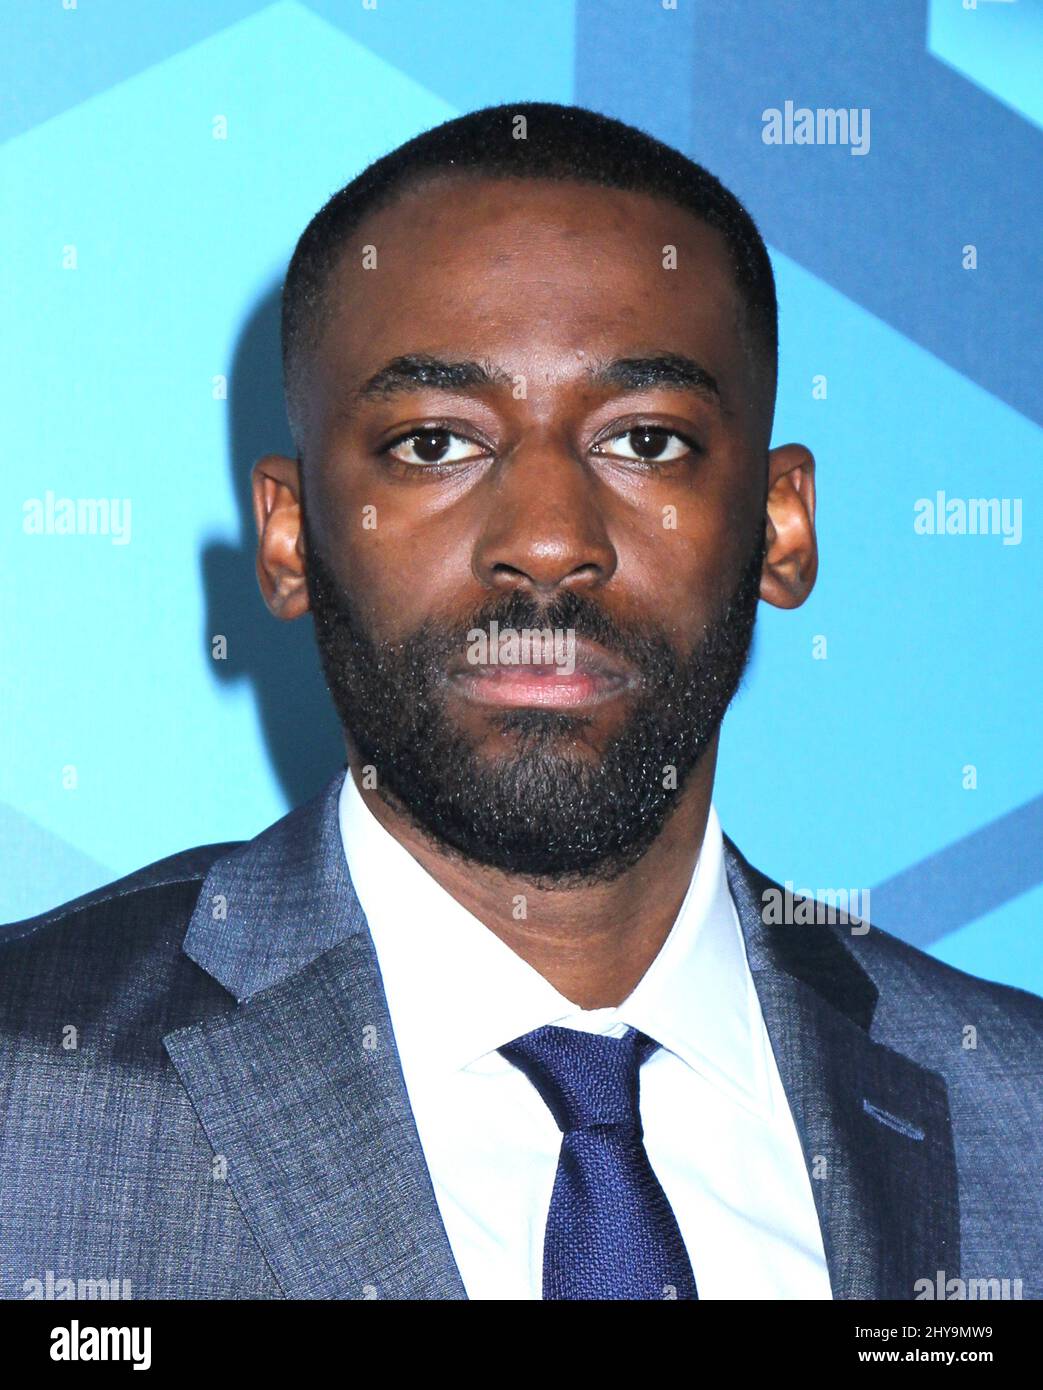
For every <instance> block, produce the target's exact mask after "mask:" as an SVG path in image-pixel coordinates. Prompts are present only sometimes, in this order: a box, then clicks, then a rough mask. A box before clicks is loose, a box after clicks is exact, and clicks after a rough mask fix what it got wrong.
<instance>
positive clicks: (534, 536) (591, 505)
mask: <svg viewBox="0 0 1043 1390" xmlns="http://www.w3.org/2000/svg"><path fill="white" fill-rule="evenodd" d="M491 482H492V486H491V487H490V488H489V490H488V492H487V494H486V499H485V501H486V507H485V515H484V518H483V524H482V528H481V531H480V533H479V536H478V540H477V542H476V544H475V547H474V554H473V560H472V567H473V570H474V573H475V576H476V577H477V579H478V580H479V582H480V583H481V584H483V585H485V586H487V587H490V588H495V589H502V590H506V589H523V590H528V591H529V592H532V593H534V594H539V595H540V596H541V597H548V596H550V595H553V593H554V592H555V591H557V590H559V589H576V590H579V591H586V590H587V589H591V588H597V587H600V586H601V585H602V584H605V583H606V582H607V581H608V580H609V579H610V578H611V576H612V575H613V574H614V573H615V569H616V564H617V556H616V551H615V547H614V546H613V544H612V541H611V540H610V538H609V534H608V530H607V528H606V525H605V518H604V514H603V511H602V503H603V501H604V499H603V497H602V496H601V490H602V487H603V485H602V484H600V483H599V481H598V479H597V477H596V476H595V475H594V474H593V473H592V472H591V470H590V469H589V468H588V467H587V466H586V465H585V464H584V462H583V460H582V459H580V458H578V457H576V455H575V454H574V453H572V452H571V451H570V450H569V449H568V448H566V447H565V446H564V445H557V444H552V443H550V442H548V441H546V440H544V441H542V442H540V443H533V444H532V445H530V446H528V447H526V446H519V447H518V448H517V449H515V450H514V452H513V453H512V454H511V456H510V457H509V458H507V459H504V460H503V461H502V462H501V463H500V464H499V465H498V467H497V471H496V477H495V478H494V479H492V480H491Z"/></svg>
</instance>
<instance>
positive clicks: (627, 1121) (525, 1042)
mask: <svg viewBox="0 0 1043 1390" xmlns="http://www.w3.org/2000/svg"><path fill="white" fill-rule="evenodd" d="M658 1046H659V1044H658V1043H657V1042H655V1041H653V1039H652V1038H650V1037H648V1036H646V1034H644V1033H639V1032H638V1031H637V1029H636V1028H628V1029H627V1031H626V1033H625V1035H624V1036H623V1037H621V1038H609V1037H606V1036H605V1035H604V1034H602V1033H582V1032H580V1031H579V1030H578V1029H576V1028H556V1027H554V1026H553V1025H551V1024H548V1025H547V1026H546V1027H544V1028H536V1029H534V1030H533V1032H531V1033H526V1034H524V1036H523V1037H520V1038H515V1040H514V1042H510V1043H505V1044H504V1046H503V1047H501V1048H500V1051H501V1052H502V1053H503V1055H504V1056H505V1057H506V1058H507V1059H508V1060H509V1061H511V1062H513V1063H514V1065H515V1066H516V1067H518V1068H519V1069H520V1070H521V1071H523V1072H524V1073H525V1074H526V1076H527V1077H528V1078H529V1080H530V1081H531V1082H532V1084H533V1085H534V1086H535V1087H536V1089H537V1090H538V1091H539V1093H540V1095H541V1096H542V1097H543V1099H544V1101H545V1102H546V1103H547V1106H548V1108H549V1110H550V1112H551V1114H552V1115H553V1116H554V1119H555V1122H556V1123H557V1126H558V1128H559V1129H560V1130H561V1131H562V1133H564V1134H567V1133H568V1132H569V1131H570V1130H574V1129H589V1128H590V1127H591V1126H593V1125H630V1126H632V1127H633V1128H634V1129H635V1130H637V1132H638V1133H639V1134H640V1132H641V1119H640V1113H639V1111H638V1071H639V1069H640V1067H641V1063H642V1062H643V1061H644V1060H645V1058H646V1057H648V1056H650V1055H651V1054H652V1053H653V1052H654V1051H655V1050H656V1048H657V1047H658Z"/></svg>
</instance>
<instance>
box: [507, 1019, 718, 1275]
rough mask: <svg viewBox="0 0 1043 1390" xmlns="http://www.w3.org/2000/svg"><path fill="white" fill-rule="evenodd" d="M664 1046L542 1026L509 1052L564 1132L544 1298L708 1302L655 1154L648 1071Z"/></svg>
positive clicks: (640, 1038)
mask: <svg viewBox="0 0 1043 1390" xmlns="http://www.w3.org/2000/svg"><path fill="white" fill-rule="evenodd" d="M658 1046H659V1044H658V1043H657V1042H655V1041H653V1039H652V1038H649V1037H647V1036H646V1035H645V1034H644V1033H639V1032H638V1031H637V1029H636V1028H629V1029H628V1030H627V1032H626V1035H625V1036H624V1037H622V1038H610V1037H605V1036H604V1035H603V1034H600V1033H582V1032H579V1031H578V1030H577V1029H575V1028H555V1027H553V1026H551V1025H548V1026H547V1027H545V1028H537V1029H535V1030H534V1031H533V1032H532V1033H526V1034H525V1036H524V1037H521V1038H517V1039H515V1041H514V1042H511V1043H507V1044H505V1046H503V1047H501V1048H500V1051H501V1052H502V1053H503V1055H504V1056H505V1057H507V1058H508V1059H509V1060H510V1061H511V1062H513V1063H514V1065H515V1066H516V1067H518V1068H520V1070H522V1071H523V1072H524V1073H525V1074H526V1076H527V1077H528V1078H529V1080H530V1081H531V1082H532V1084H533V1085H534V1086H535V1087H536V1089H537V1090H538V1091H539V1093H540V1095H541V1096H542V1097H543V1099H544V1100H545V1101H546V1103H547V1106H548V1108H549V1109H550V1112H551V1114H552V1115H553V1116H554V1119H555V1121H556V1123H557V1126H558V1128H559V1129H560V1130H561V1132H562V1141H561V1153H560V1156H559V1158H558V1172H557V1176H556V1178H555V1180H554V1191H553V1194H552V1196H551V1203H550V1214H549V1216H548V1217H547V1233H546V1236H545V1238H544V1246H543V1297H544V1298H545V1299H549V1298H570V1299H611V1298H617V1299H649V1298H658V1299H673V1298H698V1297H699V1295H698V1294H697V1293H696V1289H695V1276H694V1274H693V1273H692V1266H691V1262H690V1261H689V1259H688V1252H687V1251H686V1250H685V1247H684V1241H683V1240H682V1239H681V1232H680V1229H679V1227H678V1225H677V1219H676V1217H675V1216H674V1213H673V1209H672V1208H671V1206H670V1203H669V1202H668V1201H667V1197H666V1193H665V1192H664V1191H663V1189H662V1187H661V1185H660V1183H659V1179H658V1178H657V1177H656V1175H655V1173H654V1172H653V1171H652V1165H651V1164H650V1163H649V1161H648V1154H647V1153H646V1152H645V1144H644V1136H643V1131H642V1128H641V1115H640V1111H639V1110H638V1093H639V1081H638V1071H639V1069H640V1067H641V1063H642V1062H643V1061H644V1060H645V1058H646V1057H648V1056H650V1055H651V1054H652V1053H653V1052H654V1051H655V1050H656V1048H657V1047H658Z"/></svg>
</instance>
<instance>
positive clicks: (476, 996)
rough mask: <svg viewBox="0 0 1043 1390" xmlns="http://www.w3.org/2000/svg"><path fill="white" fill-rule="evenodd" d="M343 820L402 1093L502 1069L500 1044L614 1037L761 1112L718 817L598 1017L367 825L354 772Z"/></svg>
mask: <svg viewBox="0 0 1043 1390" xmlns="http://www.w3.org/2000/svg"><path fill="white" fill-rule="evenodd" d="M339 820H340V832H341V839H342V842H343V846H344V853H345V856H346V859H347V863H348V871H349V873H350V875H351V879H352V883H353V885H354V888H355V892H356V893H357V895H358V898H359V902H360V903H361V905H362V910H363V912H364V913H365V916H366V919H367V922H368V924H369V929H370V934H371V936H372V938H373V943H374V947H375V950H376V953H377V959H378V962H379V965H380V972H381V977H382V979H383V983H384V991H385V994H386V996H387V1001H388V1009H389V1012H390V1015H391V1019H392V1023H393V1026H394V1030H395V1042H396V1045H397V1047H398V1050H399V1056H400V1059H401V1061H402V1066H403V1071H404V1072H405V1074H406V1077H407V1081H408V1080H409V1078H410V1077H413V1078H420V1077H432V1076H434V1075H436V1074H443V1075H444V1074H446V1073H448V1072H452V1071H457V1070H461V1069H463V1068H464V1067H468V1066H471V1065H472V1064H481V1062H482V1059H489V1058H490V1057H492V1058H493V1059H495V1060H497V1061H499V1060H501V1059H498V1058H497V1057H496V1053H497V1049H498V1048H499V1047H501V1046H502V1045H503V1044H504V1043H507V1042H510V1041H512V1040H513V1039H514V1038H517V1037H520V1036H522V1034H524V1033H528V1032H530V1031H532V1030H533V1029H534V1028H539V1027H542V1026H543V1025H545V1024H549V1023H555V1024H559V1025H564V1026H569V1027H576V1028H583V1029H586V1030H589V1031H595V1032H609V1031H612V1032H615V1033H621V1032H622V1031H623V1030H624V1028H625V1027H627V1026H630V1027H634V1028H637V1029H639V1030H640V1031H641V1032H643V1033H647V1034H648V1036H649V1037H652V1038H654V1039H655V1040H656V1041H657V1042H658V1043H660V1045H661V1046H662V1047H664V1048H666V1049H667V1050H668V1051H670V1052H672V1053H674V1054H675V1055H676V1056H677V1057H679V1058H680V1059H681V1061H683V1062H685V1063H686V1064H687V1065H688V1066H689V1067H691V1068H693V1069H694V1070H695V1071H697V1072H698V1073H699V1074H700V1075H702V1076H703V1077H704V1078H705V1079H706V1080H708V1081H710V1082H711V1083H712V1084H713V1085H715V1086H717V1087H718V1088H720V1089H722V1090H724V1091H726V1092H728V1093H729V1094H730V1095H731V1096H732V1097H733V1099H736V1100H738V1101H739V1102H740V1103H741V1104H744V1105H746V1106H747V1107H748V1108H752V1109H754V1110H757V1111H759V1112H764V1111H766V1110H769V1109H770V1092H769V1088H768V1073H767V1065H766V1059H765V1057H764V1055H763V1048H762V1046H761V1045H760V1044H761V1042H762V1035H763V1030H758V1029H757V1028H756V1027H755V1021H756V1014H755V1010H756V1009H757V1008H758V1005H757V1002H756V994H755V992H754V987H753V981H752V977H751V975H750V971H749V968H748V966H747V962H746V954H745V946H744V944H743V940H742V934H741V930H740V927H739V923H738V918H737V916H736V914H735V909H734V906H733V904H732V899H731V894H730V892H729V890H728V881H727V876H726V873H725V867H724V852H723V843H722V836H721V827H720V821H719V819H718V817H717V812H716V810H715V809H714V807H713V806H711V807H710V812H709V816H708V818H707V825H706V833H705V835H704V838H703V844H702V847H701V849H700V853H699V857H698V860H697V862H696V866H695V870H694V872H693V874H692V879H691V882H690V884H689V887H688V891H687V893H686V895H685V898H684V902H683V903H682V905H681V908H680V911H679V912H678V915H677V918H676V920H675V922H674V925H673V927H672V928H671V930H670V933H669V935H668V936H667V938H666V941H665V942H664V943H663V945H662V947H661V948H660V951H659V954H658V955H657V956H656V958H655V960H654V961H653V962H652V964H651V965H650V966H649V968H648V970H647V971H646V972H645V974H644V976H643V977H642V979H641V980H640V981H639V982H638V984H637V985H636V986H635V988H634V989H633V990H632V991H631V993H630V995H629V996H628V997H627V998H626V999H625V1000H624V1001H623V1002H622V1003H621V1004H620V1005H619V1006H618V1007H616V1008H607V1009H596V1010H583V1009H579V1008H578V1007H577V1005H575V1004H574V1003H573V1002H572V1001H571V1000H569V999H567V998H566V997H565V996H564V995H562V994H561V993H559V991H558V990H556V989H555V988H554V986H553V985H551V984H550V983H549V981H547V980H546V979H544V978H543V976H542V975H540V974H539V972H538V971H537V970H535V969H534V968H533V967H532V966H531V965H529V964H528V963H527V962H526V961H525V960H523V959H522V958H521V956H519V955H517V954H516V953H515V952H514V951H512V950H511V948H510V947H509V946H507V945H506V944H505V943H504V942H503V941H501V940H500V938H499V937H498V936H496V935H495V933H494V932H491V931H490V930H489V929H488V927H486V926H485V925H484V924H483V923H482V922H480V921H479V920H478V919H477V918H476V917H475V916H473V915H472V914H471V913H470V912H468V911H467V909H466V908H464V907H463V906H461V904H460V903H458V902H457V901H456V899H455V898H454V897H453V896H452V895H451V894H450V893H448V892H447V891H446V890H445V889H444V888H443V887H442V886H441V884H439V883H438V882H437V880H435V879H434V878H432V876H431V875H430V874H429V873H428V872H427V870H426V869H424V868H423V867H422V866H421V865H420V864H419V863H418V861H417V860H416V859H414V858H413V856H412V855H411V854H410V853H409V851H408V850H407V849H405V847H404V846H403V845H401V844H400V843H399V842H398V841H397V840H396V839H395V837H394V836H393V835H391V834H390V832H388V831H387V830H385V829H384V827H383V826H382V825H381V824H380V822H379V821H378V820H377V819H376V817H375V816H374V815H373V813H372V811H370V809H369V807H368V806H367V805H366V803H365V801H364V800H363V798H362V796H361V794H360V792H359V790H358V788H357V787H356V785H355V782H354V779H353V777H352V775H351V772H350V770H349V771H348V772H347V774H346V776H345V778H344V785H343V787H342V789H341V793H340V801H339ZM502 1060H503V1062H504V1065H505V1066H509V1065H510V1063H507V1062H506V1060H505V1059H502Z"/></svg>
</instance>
